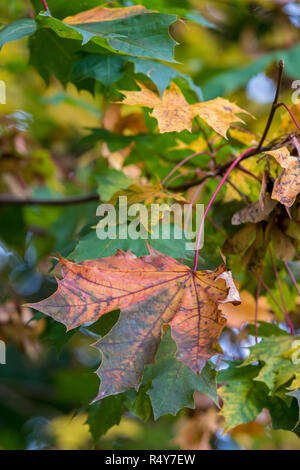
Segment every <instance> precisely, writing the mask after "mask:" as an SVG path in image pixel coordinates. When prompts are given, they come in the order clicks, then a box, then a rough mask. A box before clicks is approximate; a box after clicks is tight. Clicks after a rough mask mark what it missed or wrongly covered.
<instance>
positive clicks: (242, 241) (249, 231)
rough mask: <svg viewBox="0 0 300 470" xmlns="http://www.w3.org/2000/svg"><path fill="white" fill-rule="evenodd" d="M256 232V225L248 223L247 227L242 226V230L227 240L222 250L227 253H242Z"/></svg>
mask: <svg viewBox="0 0 300 470" xmlns="http://www.w3.org/2000/svg"><path fill="white" fill-rule="evenodd" d="M255 234H256V230H255V225H254V224H247V225H245V227H243V228H241V230H239V231H238V232H236V233H235V234H234V235H233V236H232V237H230V238H228V239H227V240H226V242H225V243H224V245H223V247H222V250H223V251H224V253H226V254H227V253H228V254H233V255H236V254H240V253H242V252H243V251H244V250H245V249H246V248H247V247H248V246H249V244H250V242H251V240H252V239H253V238H254V236H255Z"/></svg>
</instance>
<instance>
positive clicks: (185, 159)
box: [161, 151, 213, 185]
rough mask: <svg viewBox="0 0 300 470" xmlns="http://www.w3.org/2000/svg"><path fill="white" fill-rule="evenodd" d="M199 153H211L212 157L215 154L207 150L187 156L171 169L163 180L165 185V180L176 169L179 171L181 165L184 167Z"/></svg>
mask: <svg viewBox="0 0 300 470" xmlns="http://www.w3.org/2000/svg"><path fill="white" fill-rule="evenodd" d="M199 155H209V156H210V157H212V156H213V155H212V154H211V153H210V152H206V151H203V152H195V153H192V154H191V155H189V156H188V157H185V158H184V159H183V160H181V162H179V163H178V164H177V165H176V166H175V167H174V168H173V170H171V171H170V173H169V174H168V175H167V176H166V177H165V178H164V179H163V180H162V182H161V184H162V185H164V184H165V182H166V181H167V180H168V179H169V178H170V177H171V176H172V175H173V174H174V173H175V171H177V170H178V169H179V168H180V167H182V165H184V164H185V163H187V162H188V161H189V160H191V159H192V158H194V157H198V156H199Z"/></svg>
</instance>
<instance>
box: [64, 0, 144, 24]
mask: <svg viewBox="0 0 300 470" xmlns="http://www.w3.org/2000/svg"><path fill="white" fill-rule="evenodd" d="M143 13H150V10H147V9H146V8H145V7H143V6H142V5H133V6H131V7H125V8H105V5H100V6H98V7H95V8H91V9H90V10H86V11H83V12H81V13H78V14H77V15H74V16H68V17H67V18H65V19H64V20H63V21H64V23H67V24H79V23H94V22H97V21H114V20H122V19H124V18H129V17H130V16H135V15H140V14H143Z"/></svg>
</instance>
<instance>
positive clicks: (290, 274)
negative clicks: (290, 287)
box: [283, 261, 300, 295]
mask: <svg viewBox="0 0 300 470" xmlns="http://www.w3.org/2000/svg"><path fill="white" fill-rule="evenodd" d="M283 263H284V266H285V269H286V270H287V272H288V273H289V276H290V278H291V280H292V283H293V284H294V286H295V287H296V290H297V292H298V294H299V295H300V288H299V286H298V284H297V281H296V279H295V276H294V274H293V273H292V271H291V268H290V267H289V265H288V264H287V262H286V261H284V262H283Z"/></svg>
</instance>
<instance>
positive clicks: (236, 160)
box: [194, 147, 256, 271]
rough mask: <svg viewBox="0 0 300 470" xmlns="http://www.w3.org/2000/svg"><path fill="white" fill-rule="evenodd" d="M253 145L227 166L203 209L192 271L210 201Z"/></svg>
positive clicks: (253, 149)
mask: <svg viewBox="0 0 300 470" xmlns="http://www.w3.org/2000/svg"><path fill="white" fill-rule="evenodd" d="M255 150H256V149H255V147H251V148H250V149H247V150H246V151H245V152H243V153H241V155H239V157H237V158H236V159H235V160H234V161H233V162H232V163H231V165H230V167H229V168H228V170H227V171H226V173H225V174H224V176H223V177H222V179H221V181H220V183H219V184H218V186H217V189H216V190H215V192H214V193H213V195H212V197H211V199H210V201H209V203H208V204H207V207H206V209H205V211H204V215H203V218H202V220H201V224H200V227H199V233H198V238H197V244H196V252H195V262H194V271H196V270H197V266H198V258H199V247H200V240H201V236H202V232H203V227H204V222H205V218H206V216H207V213H208V211H209V209H210V207H211V205H212V203H213V202H214V200H215V198H216V196H217V194H218V193H219V191H220V189H221V188H222V186H223V184H224V183H225V181H226V180H227V178H228V176H229V175H230V173H231V171H232V170H233V169H234V168H235V167H236V166H237V164H238V163H239V162H240V161H241V160H242V159H243V158H244V157H245V156H246V155H247V154H248V153H251V152H253V151H255Z"/></svg>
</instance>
